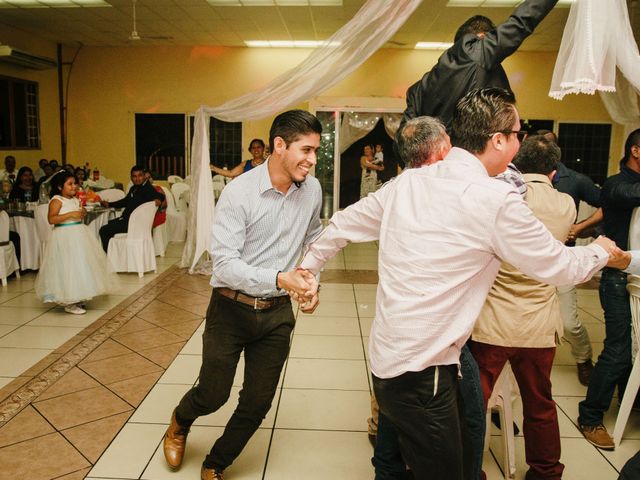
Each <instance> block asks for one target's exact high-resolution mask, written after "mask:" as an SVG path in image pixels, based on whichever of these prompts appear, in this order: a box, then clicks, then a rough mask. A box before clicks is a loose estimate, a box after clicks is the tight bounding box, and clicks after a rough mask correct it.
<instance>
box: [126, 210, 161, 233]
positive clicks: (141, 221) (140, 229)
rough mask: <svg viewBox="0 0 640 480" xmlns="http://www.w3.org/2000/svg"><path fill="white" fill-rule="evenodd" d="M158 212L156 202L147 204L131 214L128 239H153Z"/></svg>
mask: <svg viewBox="0 0 640 480" xmlns="http://www.w3.org/2000/svg"><path fill="white" fill-rule="evenodd" d="M157 210H158V207H156V204H155V202H146V203H143V204H142V205H140V206H139V207H137V208H136V209H135V210H134V211H133V212H131V216H130V217H129V228H128V230H127V238H130V239H145V238H147V237H148V238H149V239H151V228H152V227H153V217H155V215H156V211H157Z"/></svg>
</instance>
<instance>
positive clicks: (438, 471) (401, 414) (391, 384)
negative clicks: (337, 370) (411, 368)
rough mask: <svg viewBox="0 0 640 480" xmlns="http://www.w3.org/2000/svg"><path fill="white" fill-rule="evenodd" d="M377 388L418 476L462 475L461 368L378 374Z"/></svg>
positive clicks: (458, 478)
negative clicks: (459, 370)
mask: <svg viewBox="0 0 640 480" xmlns="http://www.w3.org/2000/svg"><path fill="white" fill-rule="evenodd" d="M373 389H374V391H375V394H376V398H377V399H378V404H379V405H380V412H382V413H383V414H384V415H385V416H386V418H387V419H389V420H390V421H391V423H392V424H393V426H394V427H395V429H396V430H397V432H398V440H399V442H400V450H401V451H402V456H403V458H404V460H405V461H406V462H407V464H408V465H409V468H411V471H412V472H413V475H414V477H415V479H416V480H440V479H441V480H463V478H464V474H463V470H464V467H463V449H462V433H461V424H460V418H461V415H460V409H461V404H460V403H459V401H458V394H457V390H458V367H457V366H456V365H444V366H438V367H429V368H426V369H425V370H422V371H421V372H407V373H404V374H402V375H400V376H398V377H395V378H389V379H381V378H377V377H376V376H375V375H374V376H373ZM467 468H468V466H467Z"/></svg>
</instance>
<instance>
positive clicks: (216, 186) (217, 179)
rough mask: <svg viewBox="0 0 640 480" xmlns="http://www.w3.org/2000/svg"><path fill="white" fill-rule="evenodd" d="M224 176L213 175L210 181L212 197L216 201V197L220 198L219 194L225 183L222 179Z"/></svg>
mask: <svg viewBox="0 0 640 480" xmlns="http://www.w3.org/2000/svg"><path fill="white" fill-rule="evenodd" d="M224 180H225V179H224V177H223V176H222V175H214V176H213V179H212V182H213V197H214V199H215V200H216V201H218V199H219V198H220V194H221V193H222V190H223V189H224V186H225V185H226V183H225V181H224Z"/></svg>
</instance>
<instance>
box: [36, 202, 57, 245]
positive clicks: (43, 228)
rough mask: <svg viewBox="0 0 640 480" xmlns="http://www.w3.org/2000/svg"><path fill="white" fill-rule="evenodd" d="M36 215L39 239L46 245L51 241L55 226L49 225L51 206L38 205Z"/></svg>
mask: <svg viewBox="0 0 640 480" xmlns="http://www.w3.org/2000/svg"><path fill="white" fill-rule="evenodd" d="M34 213H35V220H36V231H37V232H38V237H40V241H41V242H42V243H46V242H48V241H49V237H50V236H51V232H52V231H53V225H51V224H50V223H49V204H47V203H45V204H42V205H38V206H37V207H36V211H35V212H34Z"/></svg>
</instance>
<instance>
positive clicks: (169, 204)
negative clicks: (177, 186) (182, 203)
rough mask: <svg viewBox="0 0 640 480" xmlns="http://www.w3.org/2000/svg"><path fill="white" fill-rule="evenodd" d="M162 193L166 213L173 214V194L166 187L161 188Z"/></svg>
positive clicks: (174, 200) (174, 208)
mask: <svg viewBox="0 0 640 480" xmlns="http://www.w3.org/2000/svg"><path fill="white" fill-rule="evenodd" d="M162 193H164V196H165V198H166V199H167V212H171V213H173V212H175V211H177V208H176V199H175V198H173V193H171V190H169V189H168V188H167V187H162Z"/></svg>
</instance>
